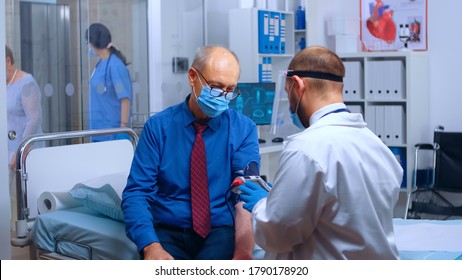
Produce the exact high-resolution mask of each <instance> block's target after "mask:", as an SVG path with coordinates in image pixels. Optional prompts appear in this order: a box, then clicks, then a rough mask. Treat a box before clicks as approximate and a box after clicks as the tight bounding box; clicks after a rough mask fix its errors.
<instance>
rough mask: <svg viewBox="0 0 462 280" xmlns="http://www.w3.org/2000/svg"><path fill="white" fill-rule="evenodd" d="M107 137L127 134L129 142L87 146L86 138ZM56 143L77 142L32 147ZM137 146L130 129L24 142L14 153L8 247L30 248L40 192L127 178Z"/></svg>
mask: <svg viewBox="0 0 462 280" xmlns="http://www.w3.org/2000/svg"><path fill="white" fill-rule="evenodd" d="M109 134H128V135H129V136H130V140H126V139H123V140H113V141H104V142H90V143H88V139H89V137H92V136H100V135H109ZM55 140H68V141H66V142H71V143H72V142H76V141H77V142H79V143H78V144H64V145H62V144H61V143H60V146H54V147H43V148H32V147H34V144H36V143H43V142H45V143H49V142H50V141H55ZM82 140H83V143H81V142H82ZM61 142H62V141H61ZM137 143H138V136H137V135H136V133H135V132H134V131H133V130H131V129H129V128H117V129H103V130H87V131H70V132H60V133H46V134H40V135H34V136H31V137H29V138H27V139H25V140H24V141H23V142H22V143H21V145H20V147H19V148H18V151H17V160H16V173H15V174H16V203H17V220H16V221H15V229H14V230H13V231H15V233H16V234H15V235H13V236H12V240H11V244H12V245H13V246H19V247H24V246H29V245H32V239H31V237H30V229H31V227H32V225H33V222H34V220H35V217H36V216H37V215H38V213H37V199H38V197H39V196H40V194H41V193H43V192H44V191H49V192H55V191H66V192H67V191H69V190H70V189H71V188H72V187H73V186H74V185H75V184H77V183H79V182H84V181H87V180H91V179H94V178H96V177H99V176H103V175H107V174H113V173H121V174H126V176H128V173H129V171H130V166H131V161H132V159H133V155H134V151H135V148H136V145H137ZM119 195H120V193H119Z"/></svg>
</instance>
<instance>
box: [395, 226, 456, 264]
mask: <svg viewBox="0 0 462 280" xmlns="http://www.w3.org/2000/svg"><path fill="white" fill-rule="evenodd" d="M393 225H394V231H395V242H396V246H397V247H398V251H399V255H400V259H402V260H456V259H457V260H462V238H461V236H462V220H426V219H423V220H420V219H399V218H395V219H394V220H393Z"/></svg>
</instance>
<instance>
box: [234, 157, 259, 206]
mask: <svg viewBox="0 0 462 280" xmlns="http://www.w3.org/2000/svg"><path fill="white" fill-rule="evenodd" d="M258 175H260V171H259V170H258V164H257V163H256V162H255V161H251V162H250V163H249V164H247V165H246V166H245V167H244V170H238V171H236V172H235V173H234V177H235V178H236V177H239V176H258ZM230 200H231V202H232V203H233V205H236V204H238V203H239V202H241V201H242V200H241V196H240V194H238V193H235V192H231V196H230Z"/></svg>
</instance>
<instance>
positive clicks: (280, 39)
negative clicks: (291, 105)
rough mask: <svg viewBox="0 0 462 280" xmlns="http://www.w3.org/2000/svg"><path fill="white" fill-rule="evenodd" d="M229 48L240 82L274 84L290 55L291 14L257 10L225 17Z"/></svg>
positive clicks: (247, 9)
mask: <svg viewBox="0 0 462 280" xmlns="http://www.w3.org/2000/svg"><path fill="white" fill-rule="evenodd" d="M229 43H230V48H231V50H233V51H234V52H235V53H236V54H237V56H238V57H239V60H240V63H241V77H240V81H241V82H257V81H259V82H271V81H273V82H276V80H277V75H278V71H279V70H282V69H287V66H288V64H289V62H290V59H291V58H292V57H293V55H294V48H295V46H294V14H293V13H292V12H285V11H269V10H260V9H257V8H246V9H233V10H230V13H229Z"/></svg>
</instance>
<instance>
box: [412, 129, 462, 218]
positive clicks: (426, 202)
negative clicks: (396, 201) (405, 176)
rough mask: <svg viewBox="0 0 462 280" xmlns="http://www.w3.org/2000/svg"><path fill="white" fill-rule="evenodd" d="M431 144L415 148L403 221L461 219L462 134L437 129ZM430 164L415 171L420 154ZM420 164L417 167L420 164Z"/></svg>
mask: <svg viewBox="0 0 462 280" xmlns="http://www.w3.org/2000/svg"><path fill="white" fill-rule="evenodd" d="M433 141H434V143H433V144H427V143H422V144H416V145H415V158H414V170H413V177H412V189H411V192H410V193H409V194H408V197H407V202H406V209H407V211H406V214H405V217H404V218H405V219H408V218H409V219H431V220H447V219H454V218H456V219H457V218H458V219H460V218H461V217H462V132H446V131H444V127H443V126H438V127H437V128H436V129H435V131H434V135H433ZM425 151H426V152H429V153H430V155H428V154H427V159H429V161H430V164H429V165H427V166H426V167H424V168H422V167H421V166H420V167H419V166H418V165H419V161H422V157H423V154H422V153H423V152H425ZM420 164H421V163H420Z"/></svg>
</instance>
